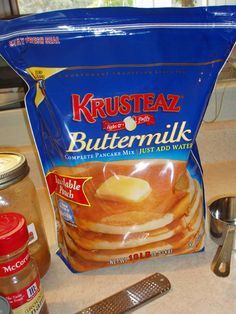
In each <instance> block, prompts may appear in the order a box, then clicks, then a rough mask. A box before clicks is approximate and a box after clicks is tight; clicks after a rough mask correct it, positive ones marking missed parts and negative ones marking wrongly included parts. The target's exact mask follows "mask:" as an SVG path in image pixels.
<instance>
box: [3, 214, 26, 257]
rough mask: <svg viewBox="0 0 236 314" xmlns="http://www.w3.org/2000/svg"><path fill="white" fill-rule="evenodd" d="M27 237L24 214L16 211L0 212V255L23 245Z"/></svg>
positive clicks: (11, 251) (9, 252)
mask: <svg viewBox="0 0 236 314" xmlns="http://www.w3.org/2000/svg"><path fill="white" fill-rule="evenodd" d="M28 239H29V234H28V229H27V226H26V220H25V218H24V216H22V215H21V214H18V213H4V214H0V256H3V255H7V254H11V253H13V252H14V251H16V250H18V249H20V248H21V247H23V246H24V245H25V244H26V243H27V242H28Z"/></svg>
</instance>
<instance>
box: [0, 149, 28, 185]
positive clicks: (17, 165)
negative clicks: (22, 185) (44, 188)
mask: <svg viewBox="0 0 236 314" xmlns="http://www.w3.org/2000/svg"><path fill="white" fill-rule="evenodd" d="M28 172H29V166H28V163H27V160H26V158H25V156H24V155H22V154H19V153H11V152H3V153H2V152H1V153H0V189H3V188H6V187H7V186H9V185H11V184H13V183H16V182H18V181H20V180H21V179H23V178H24V177H25V176H26V175H27V173H28Z"/></svg>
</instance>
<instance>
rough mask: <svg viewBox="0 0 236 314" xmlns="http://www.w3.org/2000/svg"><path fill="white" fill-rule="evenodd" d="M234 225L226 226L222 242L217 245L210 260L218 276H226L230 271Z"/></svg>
mask: <svg viewBox="0 0 236 314" xmlns="http://www.w3.org/2000/svg"><path fill="white" fill-rule="evenodd" d="M234 235H235V227H232V226H228V228H227V232H226V236H225V239H224V243H223V245H222V246H220V247H219V249H218V251H217V253H216V256H215V258H214V260H213V262H212V270H213V272H214V273H215V274H216V275H217V276H219V277H227V276H228V275H229V273H230V261H231V253H232V249H233V242H234Z"/></svg>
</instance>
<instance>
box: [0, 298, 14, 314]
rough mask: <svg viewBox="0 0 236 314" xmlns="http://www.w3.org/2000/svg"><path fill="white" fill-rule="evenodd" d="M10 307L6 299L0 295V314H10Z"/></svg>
mask: <svg viewBox="0 0 236 314" xmlns="http://www.w3.org/2000/svg"><path fill="white" fill-rule="evenodd" d="M11 313H12V311H11V307H10V304H9V303H8V301H7V299H5V298H4V297H1V296H0V314H11Z"/></svg>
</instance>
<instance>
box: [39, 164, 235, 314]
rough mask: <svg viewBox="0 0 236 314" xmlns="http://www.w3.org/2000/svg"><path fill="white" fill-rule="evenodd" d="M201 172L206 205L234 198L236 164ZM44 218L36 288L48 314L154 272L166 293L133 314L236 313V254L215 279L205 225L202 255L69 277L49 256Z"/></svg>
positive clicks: (52, 238)
mask: <svg viewBox="0 0 236 314" xmlns="http://www.w3.org/2000/svg"><path fill="white" fill-rule="evenodd" d="M204 173H205V175H204V178H205V190H206V191H205V192H206V202H207V203H210V202H211V201H212V200H214V199H216V198H218V197H220V196H223V195H226V194H228V195H235V194H236V161H227V162H226V161H225V162H214V163H212V164H206V165H204ZM40 193H41V196H42V197H40V201H41V203H43V204H44V205H43V204H41V205H43V207H44V209H45V208H46V207H47V206H48V205H47V202H48V200H47V196H45V191H40ZM43 195H44V196H43ZM44 219H45V223H46V226H45V227H46V230H47V235H48V237H49V244H50V248H51V252H52V263H51V266H50V269H49V271H48V273H47V274H46V275H45V277H44V278H43V279H42V283H43V287H44V291H45V296H46V299H47V303H48V308H49V313H50V314H60V313H68V314H71V313H75V312H77V311H79V310H82V309H83V308H85V307H87V306H89V305H92V304H94V303H95V302H97V301H100V300H102V299H104V298H106V297H108V296H109V295H111V294H114V293H116V292H118V291H119V290H122V289H124V288H126V287H128V286H130V285H132V284H134V283H136V282H137V281H139V280H142V279H143V278H145V277H147V276H149V275H151V274H153V273H155V272H160V273H162V274H163V275H165V276H166V277H167V278H168V279H169V280H170V282H171V285H172V289H171V290H170V291H169V292H168V294H166V295H165V296H163V297H161V298H159V299H155V300H153V301H152V302H150V303H148V304H147V305H144V306H142V307H141V308H139V309H137V310H136V311H135V313H137V314H138V313H139V314H144V313H145V314H146V313H149V314H152V313H153V314H154V313H159V314H162V313H163V314H169V313H170V314H172V313H175V314H180V313H181V314H185V313H186V314H187V313H190V312H191V313H208V314H211V313H212V314H213V313H214V314H218V313H219V314H230V313H233V312H234V310H233V309H236V253H233V254H232V263H231V273H230V276H229V277H227V278H219V277H217V276H215V275H214V274H213V273H212V271H211V270H210V263H211V260H212V258H213V256H214V254H215V251H216V248H217V246H216V244H215V243H214V242H212V240H211V239H209V237H208V228H207V224H206V249H205V252H202V253H197V254H190V255H182V256H173V257H164V258H159V259H152V260H145V261H143V262H139V263H136V264H131V265H122V266H116V267H110V268H103V269H98V270H93V271H89V272H86V273H81V274H72V273H71V272H70V271H69V270H68V269H67V267H66V266H65V265H64V263H63V262H62V261H61V259H60V258H59V257H58V256H57V255H56V254H55V249H56V246H55V234H54V231H53V226H52V214H50V213H49V211H47V214H45V215H44Z"/></svg>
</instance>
